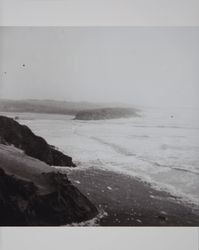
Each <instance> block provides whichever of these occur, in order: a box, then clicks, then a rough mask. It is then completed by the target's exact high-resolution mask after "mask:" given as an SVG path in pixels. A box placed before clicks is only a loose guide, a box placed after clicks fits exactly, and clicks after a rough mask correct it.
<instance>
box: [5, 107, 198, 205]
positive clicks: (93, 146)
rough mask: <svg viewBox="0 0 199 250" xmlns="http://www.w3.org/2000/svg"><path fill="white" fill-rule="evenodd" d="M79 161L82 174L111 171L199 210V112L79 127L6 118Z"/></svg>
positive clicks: (164, 112)
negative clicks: (25, 127) (143, 182)
mask: <svg viewBox="0 0 199 250" xmlns="http://www.w3.org/2000/svg"><path fill="white" fill-rule="evenodd" d="M1 114H4V115H7V116H11V117H13V116H19V118H20V119H19V122H20V123H21V124H25V125H27V126H29V127H30V128H31V129H32V131H33V132H34V133H35V134H37V135H40V136H42V137H44V138H45V139H46V140H47V142H48V143H49V144H52V145H55V146H56V147H58V148H59V149H60V150H61V151H62V152H64V153H66V154H67V155H70V156H72V157H73V161H74V162H75V163H76V164H77V166H78V167H79V168H85V170H86V169H87V168H89V167H94V168H99V169H105V170H106V169H107V170H111V171H115V172H117V173H121V174H124V175H130V176H134V177H136V178H139V179H141V180H143V181H146V182H149V183H150V184H151V185H152V186H153V187H154V188H155V189H158V190H165V191H167V192H169V193H171V194H173V195H175V196H178V197H179V198H181V199H182V200H185V201H187V202H191V203H194V204H197V205H199V110H197V109H190V108H187V109H185V108H183V109H163V108H162V109H161V108H143V109H142V111H141V115H140V117H132V118H125V119H112V120H99V121H79V120H74V119H73V118H74V117H73V116H68V115H54V114H35V113H1Z"/></svg>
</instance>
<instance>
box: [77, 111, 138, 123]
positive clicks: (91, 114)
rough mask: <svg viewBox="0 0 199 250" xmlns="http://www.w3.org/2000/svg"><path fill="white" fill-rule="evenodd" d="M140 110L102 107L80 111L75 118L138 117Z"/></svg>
mask: <svg viewBox="0 0 199 250" xmlns="http://www.w3.org/2000/svg"><path fill="white" fill-rule="evenodd" d="M137 112H138V110H136V109H133V108H100V109H92V110H83V111H79V112H78V113H77V114H76V116H75V118H74V119H75V120H106V119H118V118H130V117H137V116H139V115H138V113H137Z"/></svg>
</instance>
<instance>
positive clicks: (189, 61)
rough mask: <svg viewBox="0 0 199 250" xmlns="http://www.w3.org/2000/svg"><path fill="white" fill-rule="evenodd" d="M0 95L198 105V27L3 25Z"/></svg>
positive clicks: (146, 104)
mask: <svg viewBox="0 0 199 250" xmlns="http://www.w3.org/2000/svg"><path fill="white" fill-rule="evenodd" d="M0 35H1V41H0V53H1V59H0V74H1V80H0V98H2V99H19V100H20V99H22V100H24V99H39V100H43V99H45V100H58V101H59V100H60V101H73V102H82V101H83V102H92V103H96V102H97V103H99V102H100V103H112V102H114V103H115V102H116V103H127V104H131V105H135V106H154V107H199V102H198V93H199V91H198V90H199V84H198V83H199V72H198V65H199V28H198V27H173V28H172V27H164V28H163V27H148V28H147V27H120V28H119V27H82V28H80V27H0Z"/></svg>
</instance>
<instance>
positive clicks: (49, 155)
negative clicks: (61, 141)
mask: <svg viewBox="0 0 199 250" xmlns="http://www.w3.org/2000/svg"><path fill="white" fill-rule="evenodd" d="M0 143H2V144H6V145H14V146H15V147H17V148H19V149H22V150H23V151H24V152H25V153H26V154H27V155H29V156H31V157H34V158H37V159H39V160H41V161H44V162H46V163H47V164H49V165H55V166H72V167H74V166H75V164H74V163H73V161H72V158H71V157H69V156H67V155H65V154H63V153H62V152H60V151H58V150H57V149H55V147H53V146H51V145H49V144H48V143H47V142H46V141H45V140H44V139H43V138H42V137H39V136H36V135H35V134H34V133H33V132H32V131H31V130H30V129H29V128H28V127H27V126H25V125H21V124H19V123H18V122H17V121H15V120H14V119H12V118H8V117H5V116H0Z"/></svg>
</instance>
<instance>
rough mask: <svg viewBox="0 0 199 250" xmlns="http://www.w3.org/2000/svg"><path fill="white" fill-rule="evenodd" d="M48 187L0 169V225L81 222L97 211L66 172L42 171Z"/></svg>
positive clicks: (94, 214) (41, 224)
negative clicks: (43, 187) (44, 188)
mask: <svg viewBox="0 0 199 250" xmlns="http://www.w3.org/2000/svg"><path fill="white" fill-rule="evenodd" d="M42 178H44V179H45V181H46V184H45V185H46V187H47V190H48V192H47V191H45V192H42V188H41V187H40V186H39V187H38V186H37V185H35V183H33V182H31V181H28V180H23V179H20V178H18V177H16V176H13V175H8V174H7V173H6V172H5V171H4V170H3V169H0V225H1V226H19V225H21V226H27V225H28V226H36V225H37V226H57V225H65V224H69V223H72V222H81V221H85V220H88V219H91V218H93V217H94V216H96V215H97V209H96V208H95V206H94V205H93V204H92V203H91V202H90V201H89V200H88V199H87V198H86V197H85V196H84V195H83V194H81V193H80V192H79V190H78V189H77V188H75V187H74V186H73V185H72V184H71V183H70V181H69V180H68V178H67V176H66V175H64V174H60V173H58V172H50V173H43V174H42Z"/></svg>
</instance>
